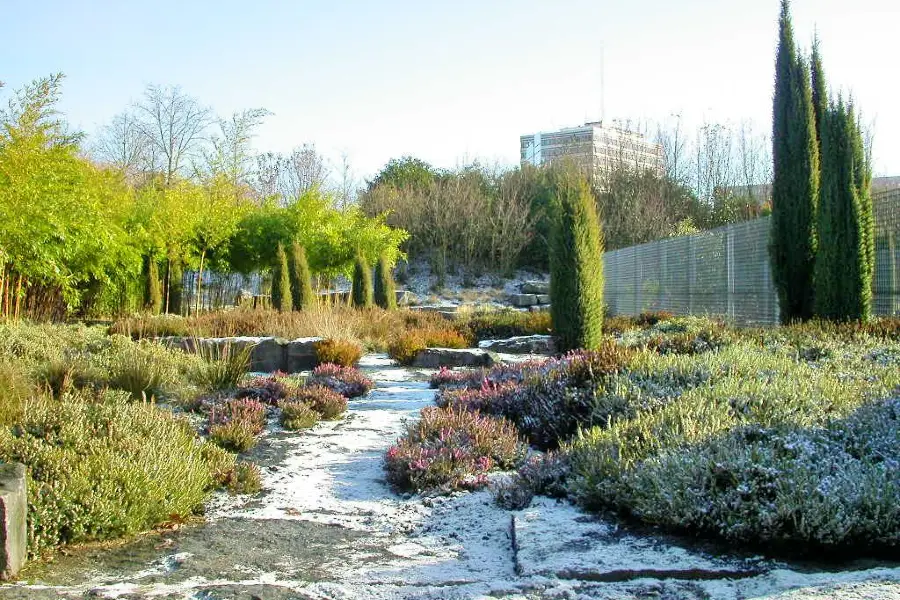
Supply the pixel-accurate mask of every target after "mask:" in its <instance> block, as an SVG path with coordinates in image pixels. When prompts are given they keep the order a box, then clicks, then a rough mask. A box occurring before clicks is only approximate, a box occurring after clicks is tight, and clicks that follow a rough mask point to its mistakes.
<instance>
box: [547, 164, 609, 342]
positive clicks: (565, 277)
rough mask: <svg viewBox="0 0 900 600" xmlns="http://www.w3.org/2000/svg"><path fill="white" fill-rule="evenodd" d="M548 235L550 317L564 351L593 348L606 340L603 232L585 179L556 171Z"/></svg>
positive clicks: (573, 173)
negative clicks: (551, 225) (552, 221)
mask: <svg viewBox="0 0 900 600" xmlns="http://www.w3.org/2000/svg"><path fill="white" fill-rule="evenodd" d="M551 179H552V182H551V184H552V185H553V186H554V187H555V188H556V201H555V207H554V208H555V212H556V215H555V219H554V223H553V229H552V231H551V238H550V242H551V243H550V316H551V320H552V323H553V331H554V332H555V334H556V338H557V348H558V349H559V350H560V351H567V350H574V349H577V348H585V349H588V350H590V349H595V348H598V347H599V346H600V345H601V344H602V341H603V336H602V329H603V232H602V230H601V227H600V218H599V216H598V214H597V205H596V203H595V201H594V197H593V195H592V194H591V190H590V187H589V186H588V183H587V181H586V180H585V178H584V177H583V176H582V175H581V174H580V173H578V172H577V171H576V170H575V169H574V168H572V167H570V168H567V169H563V170H556V171H555V172H554V173H553V175H552V178H551Z"/></svg>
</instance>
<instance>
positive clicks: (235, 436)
mask: <svg viewBox="0 0 900 600" xmlns="http://www.w3.org/2000/svg"><path fill="white" fill-rule="evenodd" d="M265 427H266V406H265V405H264V404H263V403H262V402H259V401H257V400H251V399H249V398H242V399H235V400H228V401H226V402H225V403H223V404H221V405H218V406H214V407H212V409H211V410H210V413H209V439H210V441H212V442H213V443H215V444H216V445H218V446H222V447H223V448H225V449H227V450H233V451H235V452H246V451H247V450H250V449H251V448H253V447H254V446H255V445H256V436H258V435H259V434H260V433H262V432H263V430H264V429H265Z"/></svg>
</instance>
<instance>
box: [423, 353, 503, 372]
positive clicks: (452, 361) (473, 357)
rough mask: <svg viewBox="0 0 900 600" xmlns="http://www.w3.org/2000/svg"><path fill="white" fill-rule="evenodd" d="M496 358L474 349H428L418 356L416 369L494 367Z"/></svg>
mask: <svg viewBox="0 0 900 600" xmlns="http://www.w3.org/2000/svg"><path fill="white" fill-rule="evenodd" d="M496 362H497V361H496V359H495V358H494V356H493V355H492V354H491V353H490V352H488V351H486V350H476V349H472V348H466V349H461V350H458V349H455V348H426V349H425V350H422V351H420V352H419V354H418V355H416V358H415V360H414V361H413V365H412V366H414V367H417V368H420V369H439V368H441V367H447V368H452V367H492V366H494V364H496Z"/></svg>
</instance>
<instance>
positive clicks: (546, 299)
mask: <svg viewBox="0 0 900 600" xmlns="http://www.w3.org/2000/svg"><path fill="white" fill-rule="evenodd" d="M537 303H538V304H550V295H549V294H538V295H537Z"/></svg>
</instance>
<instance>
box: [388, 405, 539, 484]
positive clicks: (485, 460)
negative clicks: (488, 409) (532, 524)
mask: <svg viewBox="0 0 900 600" xmlns="http://www.w3.org/2000/svg"><path fill="white" fill-rule="evenodd" d="M523 455H524V447H523V446H522V444H521V443H520V442H519V438H518V434H517V432H516V428H515V427H514V426H513V425H512V424H511V423H510V422H509V421H507V420H505V419H502V418H496V417H489V416H486V415H482V414H480V413H478V412H472V411H467V410H464V409H459V408H453V407H448V408H438V407H430V408H426V409H424V410H422V414H421V418H420V419H419V420H418V421H416V422H415V423H412V424H410V425H409V426H408V428H407V431H406V434H405V435H404V436H403V437H402V438H400V440H398V441H397V444H395V445H394V446H391V448H390V449H389V450H388V452H387V454H386V456H385V469H386V471H387V477H388V481H390V482H391V483H392V484H393V485H394V486H396V487H397V488H399V489H403V490H414V491H422V490H428V489H437V488H440V489H444V490H450V489H458V488H477V487H481V486H483V485H484V484H485V483H486V482H487V479H486V474H487V473H488V472H490V471H492V470H494V469H511V468H514V467H515V466H516V465H517V464H518V463H519V461H520V460H521V458H522V457H523Z"/></svg>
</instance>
